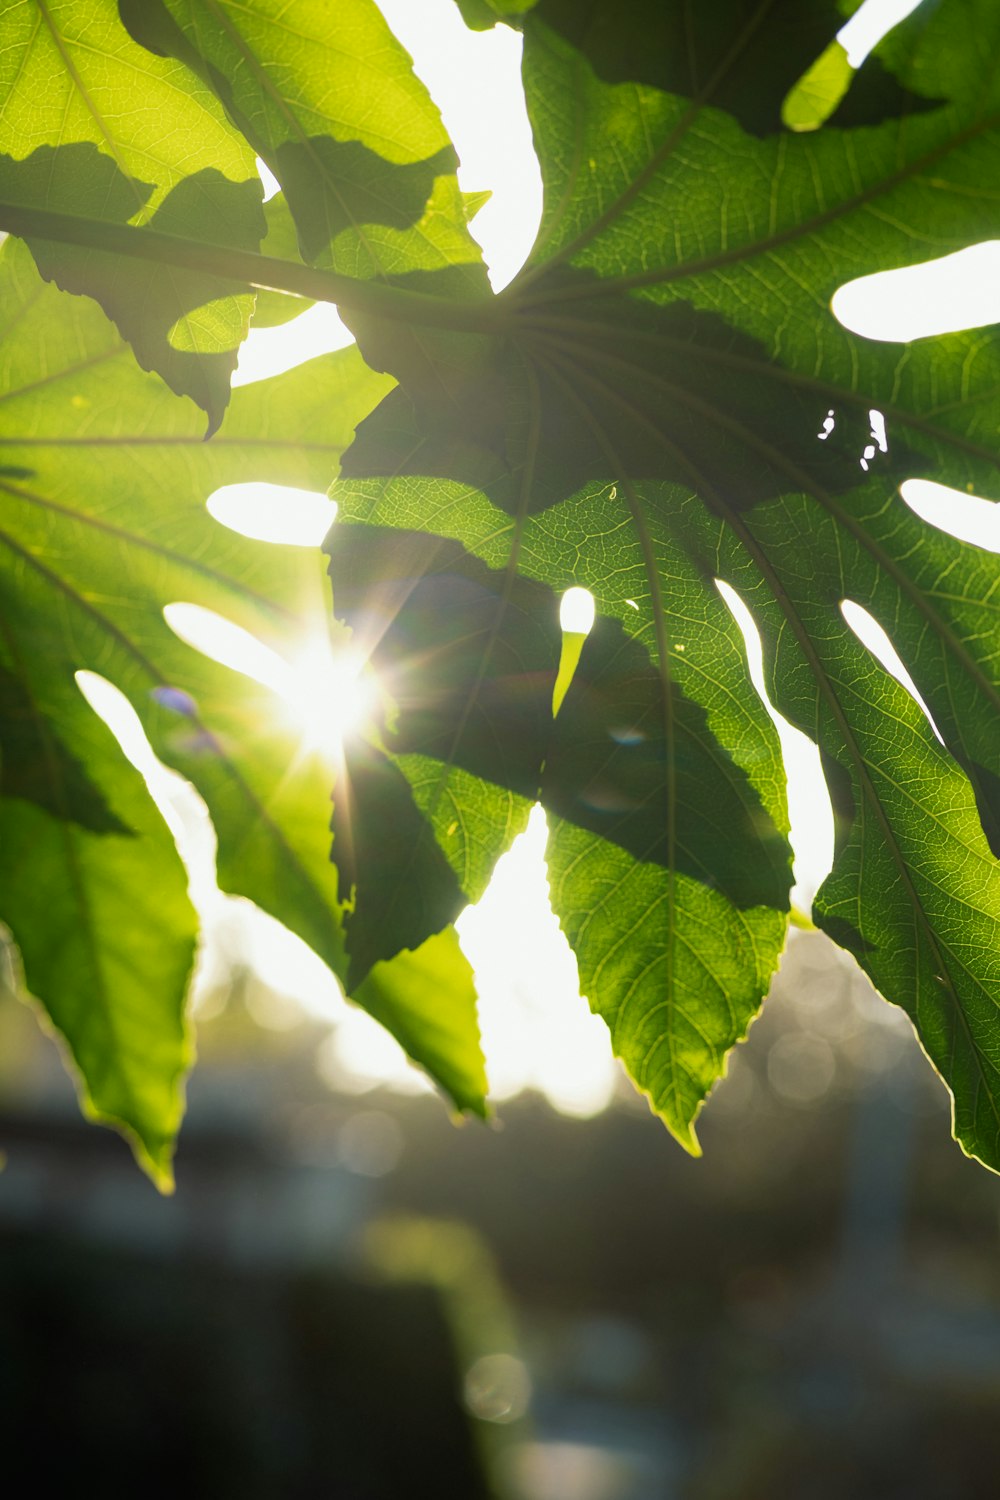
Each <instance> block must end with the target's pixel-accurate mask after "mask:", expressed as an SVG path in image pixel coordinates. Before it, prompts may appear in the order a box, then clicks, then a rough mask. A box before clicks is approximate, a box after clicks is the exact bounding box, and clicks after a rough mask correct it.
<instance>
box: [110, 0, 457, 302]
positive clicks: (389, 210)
mask: <svg viewBox="0 0 1000 1500" xmlns="http://www.w3.org/2000/svg"><path fill="white" fill-rule="evenodd" d="M125 16H126V21H127V24H128V25H129V27H130V29H131V31H132V33H133V35H134V36H135V37H137V38H138V39H139V40H140V41H143V42H146V43H147V45H150V46H153V47H156V48H160V49H163V50H165V51H168V52H170V53H171V54H172V55H173V56H175V57H179V58H181V59H183V60H184V61H185V62H187V63H189V64H190V66H191V67H192V68H193V69H195V70H196V71H197V72H199V73H200V74H201V76H202V77H203V78H204V79H205V81H206V82H207V83H208V84H209V86H210V87H211V88H212V89H214V90H215V92H216V93H217V95H218V97H219V99H220V100H221V101H222V103H223V105H224V106H225V109H226V112H227V114H228V115H229V117H230V118H231V119H232V120H234V121H235V122H236V124H237V125H238V127H239V129H240V130H241V131H242V132H243V134H244V135H245V137H246V139H247V140H248V141H249V142H250V143H251V145H252V146H253V148H254V150H255V151H256V152H257V154H258V155H259V156H261V157H262V158H263V159H264V161H266V162H267V165H268V166H269V167H270V169H271V171H272V172H273V173H274V175H275V176H276V177H277V179H278V181H279V182H280V183H281V185H282V188H283V190H284V195H285V199H286V201H287V204H288V207H289V210H290V211H291V214H292V217H293V219H294V220H295V223H296V225H297V227H298V234H299V244H300V247H301V253H302V256H303V258H304V259H305V260H306V261H310V262H316V263H318V264H320V265H322V266H327V267H329V268H330V269H331V270H335V271H339V272H343V273H346V274H348V275H350V276H354V277H361V278H368V277H399V276H403V275H408V274H411V273H413V272H415V271H424V272H426V271H447V270H448V269H449V268H454V267H456V266H457V267H462V268H463V270H464V277H462V278H460V279H462V280H464V281H465V283H466V284H467V286H468V288H469V290H471V291H473V292H481V291H482V290H483V288H484V287H485V271H484V269H483V267H482V263H481V257H480V252H479V247H478V245H477V244H476V242H475V241H474V240H473V239H472V237H471V235H470V234H469V232H468V227H467V223H466V216H465V212H464V208H463V204H462V197H461V193H460V192H459V189H458V183H457V181H456V178H455V167H456V165H457V159H456V157H455V152H454V148H453V147H452V145H451V142H450V141H449V140H448V137H447V135H446V134H445V131H444V129H443V127H442V125H441V120H440V117H439V115H438V112H437V109H436V107H435V106H434V104H433V103H432V101H431V99H430V96H429V95H428V93H427V90H426V89H425V88H424V86H423V84H422V83H421V82H420V80H419V79H418V78H417V77H416V75H415V73H414V72H413V68H412V64H411V62H410V59H409V57H408V56H407V54H406V52H405V51H404V49H403V48H402V47H401V46H400V44H399V43H398V42H397V41H396V39H395V37H394V36H393V35H392V33H391V31H390V30H389V28H388V26H387V25H386V23H385V21H384V20H383V18H382V15H381V13H380V11H379V10H378V7H377V6H376V5H375V4H374V3H373V0H338V3H337V5H336V7H335V9H334V10H331V7H330V6H329V5H326V4H324V3H322V0H291V3H290V4H289V3H287V0H253V3H252V4H249V5H248V4H243V3H240V4H236V3H232V0H148V3H146V0H144V3H143V4H142V5H138V4H132V5H130V6H129V7H128V8H127V10H126V11H125Z"/></svg>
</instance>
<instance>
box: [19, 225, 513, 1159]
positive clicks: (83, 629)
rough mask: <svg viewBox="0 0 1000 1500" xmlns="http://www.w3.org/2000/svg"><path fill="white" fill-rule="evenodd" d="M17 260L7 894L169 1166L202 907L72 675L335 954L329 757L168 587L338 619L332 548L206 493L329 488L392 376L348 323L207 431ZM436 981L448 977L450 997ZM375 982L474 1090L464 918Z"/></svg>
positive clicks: (278, 614) (131, 1122)
mask: <svg viewBox="0 0 1000 1500" xmlns="http://www.w3.org/2000/svg"><path fill="white" fill-rule="evenodd" d="M0 278H2V279H0V304H2V306H3V308H4V313H5V337H4V343H3V355H2V360H3V386H4V395H3V399H2V404H0V424H2V430H0V570H2V572H3V575H4V582H3V589H2V594H3V600H4V603H3V612H2V618H0V631H2V635H0V755H2V761H0V827H2V833H0V839H2V843H3V849H4V858H3V862H2V870H0V913H2V915H3V919H4V920H5V921H6V922H7V923H8V924H9V925H10V927H11V929H12V931H13V934H14V937H15V938H16V940H17V942H18V944H19V947H20V949H21V952H22V955H23V959H24V965H25V970H26V979H27V983H28V985H29V987H30V988H31V990H32V991H33V993H34V994H35V995H36V996H37V997H38V998H39V999H40V1000H41V1001H42V1002H43V1003H44V1004H45V1006H46V1009H47V1010H48V1013H49V1015H50V1016H51V1017H52V1019H53V1021H54V1022H55V1024H56V1026H57V1027H58V1029H59V1030H60V1032H61V1033H62V1034H63V1036H64V1037H65V1038H66V1040H67V1041H68V1043H69V1045H70V1048H71V1051H72V1053H73V1056H74V1058H75V1060H76V1063H77V1065H78V1067H79V1069H80V1072H81V1074H82V1076H83V1080H84V1085H85V1089H86V1093H87V1097H88V1098H89V1101H90V1103H91V1105H92V1107H93V1109H94V1110H95V1111H96V1112H97V1113H98V1114H99V1115H100V1116H101V1117H103V1118H109V1119H112V1120H115V1121H117V1122H119V1123H123V1124H125V1125H126V1126H128V1127H129V1128H130V1130H131V1131H132V1132H133V1134H134V1136H135V1137H136V1139H137V1141H138V1142H139V1145H140V1148H141V1153H142V1157H143V1160H144V1161H145V1162H146V1163H147V1165H150V1166H151V1167H152V1168H153V1169H154V1170H155V1171H156V1173H157V1174H158V1176H159V1177H160V1178H161V1180H162V1179H164V1177H165V1174H166V1173H167V1172H168V1164H169V1159H170V1154H171V1150H172V1142H173V1136H174V1134H175V1132H176V1127H177V1124H178V1121H179V1117H180V1108H181V1093H180V1086H181V1081H182V1077H183V1072H184V1070H185V1068H186V1066H187V1064H188V1063H189V1061H190V1053H191V1047H190V1040H189V1037H188V1034H187V1030H186V1027H185V1024H184V1021H183V1003H184V994H185V989H186V983H187V976H188V971H189V969H190V962H191V956H192V947H193V940H194V922H193V914H192V912H191V910H190V907H189V904H188V901H187V897H186V893H185V884H186V882H185V877H184V874H183V870H182V869H181V867H180V864H179V861H178V859H177V856H176V853H175V851H174V848H173V844H172V840H171V839H170V836H169V834H168V832H167V829H166V827H165V826H164V825H163V824H162V822H161V820H160V818H159V815H158V814H157V812H156V810H155V808H154V806H153V804H152V803H151V801H150V800H149V797H148V794H147V793H146V791H145V788H144V786H143V784H142V781H141V778H140V777H139V776H138V774H137V773H135V772H133V771H132V770H131V768H130V767H129V766H128V765H127V763H126V762H125V761H124V759H123V757H122V755H121V752H120V751H119V750H118V747H117V746H116V745H115V743H114V741H113V740H112V738H111V736H110V734H109V732H108V731H107V729H106V728H105V727H104V725H103V724H101V723H100V721H99V720H98V719H97V718H96V717H95V715H94V714H93V712H92V711H91V709H90V708H89V706H88V705H87V703H86V702H85V701H84V699H83V697H82V696H81V694H80V692H79V690H78V689H77V687H76V684H75V682H74V677H73V674H74V672H75V671H76V670H80V669H90V670H93V671H96V672H99V673H101V674H102V675H104V676H106V677H108V678H110V679H111V680H112V681H113V682H115V683H116V685H117V686H118V687H120V688H121V689H122V690H123V691H124V692H125V693H126V694H127V695H128V697H129V698H130V700H131V702H132V704H133V706H134V707H135V709H136V710H137V712H138V713H139V715H140V718H141V720H142V722H143V725H144V727H145V729H146V731H147V733H148V734H149V736H150V739H151V740H152V743H153V745H154V748H155V749H156V750H157V752H158V753H159V754H160V756H161V757H162V758H163V759H164V760H165V761H167V762H168V763H169V764H171V765H173V766H174V767H176V768H177V769H178V770H181V771H182V772H183V773H184V774H185V775H187V776H189V777H190V779H191V780H192V781H193V782H194V783H195V785H196V786H197V787H198V788H199V790H200V791H201V793H202V794H203V796H204V797H205V799H206V802H207V803H208V806H209V808H210V811H211V813H212V816H213V819H214V821H215V825H216V829H217V831H218V835H219V879H220V884H221V885H222V887H223V889H225V890H228V891H232V892H236V893H239V894H242V895H246V896H249V897H250V898H251V899H253V900H254V901H256V902H257V903H258V904H259V905H261V906H262V907H264V908H265V909H266V910H268V911H270V912H271V913H272V914H273V915H275V916H277V917H278V918H280V919H281V920H282V921H283V922H285V924H286V925H287V926H289V927H290V928H291V929H292V930H293V931H295V932H297V933H298V934H299V935H300V936H302V937H303V938H304V939H305V940H306V941H307V942H309V943H310V944H311V946H312V947H313V948H314V949H315V950H316V951H317V952H318V953H319V954H320V955H321V956H322V957H323V958H325V959H326V960H327V962H328V963H330V964H331V966H332V967H333V968H334V969H335V970H337V971H338V972H339V973H341V974H342V975H343V974H344V972H345V965H344V956H343V939H342V934H341V926H340V921H341V917H340V912H341V904H342V898H341V897H339V896H338V889H337V879H336V872H335V871H334V869H333V868H332V866H331V864H330V861H329V858H328V847H329V835H328V832H327V828H326V823H327V819H326V818H325V817H324V816H323V811H322V809H323V807H324V805H325V804H326V802H327V799H328V796H329V790H330V781H331V775H332V772H331V763H330V760H329V759H328V757H327V756H326V755H325V754H319V753H317V752H316V751H315V750H313V751H311V752H310V750H309V749H308V747H306V746H304V745H303V726H302V725H301V724H300V723H296V721H295V720H294V718H291V717H289V712H288V709H287V706H286V705H283V704H282V702H281V700H280V699H276V698H275V697H274V696H273V694H272V693H271V692H270V691H269V690H268V689H265V688H263V687H259V686H257V685H255V684H252V683H250V682H249V681H247V680H246V679H243V678H240V677H238V676H236V675H235V674H233V673H232V672H230V671H228V670H227V669H226V668H225V667H221V666H218V665H217V664H216V663H214V662H213V661H211V660H209V659H208V658H206V657H203V656H201V655H199V654H197V653H195V652H193V651H192V650H190V648H189V647H187V646H186V645H184V644H183V643H182V641H180V640H179V639H178V638H177V636H176V635H175V634H174V633H173V632H172V631H171V630H170V629H169V628H168V626H167V624H166V622H165V620H164V617H163V613H162V611H163V606H164V605H166V604H167V603H170V602H173V601H184V602H188V603H194V604H197V605H200V606H202V607H204V608H210V609H212V610H215V611H217V612H218V613H220V614H222V615H224V616H225V617H227V618H229V619H231V620H233V621H234V622H235V623H237V624H239V625H242V626H243V627H244V628H246V629H249V630H251V631H252V632H253V633H254V634H256V635H257V636H258V637H260V638H262V639H263V640H265V641H266V642H267V643H268V644H270V645H271V646H272V647H273V648H274V649H276V650H277V651H278V652H279V653H282V654H284V655H285V656H286V657H290V658H294V655H295V652H296V650H297V649H299V648H301V646H302V645H303V644H304V643H305V642H307V641H308V639H309V636H310V634H312V635H317V634H320V635H323V636H325V634H326V626H325V623H324V622H325V618H326V615H327V609H326V607H325V602H324V599H323V593H322V574H321V570H320V569H319V568H318V564H317V559H316V556H315V554H314V553H312V552H307V551H304V550H303V549H300V548H296V547H284V548H268V547H265V546H262V545H261V544H259V543H256V542H252V541H248V540H246V539H244V538H243V537H241V536H239V535H237V534H236V533H233V532H231V531H229V530H226V529H223V528H222V527H221V526H219V525H218V523H217V522H215V521H214V520H213V519H212V517H211V516H210V515H209V514H208V512H207V511H206V509H205V500H206V498H207V497H208V495H209V494H210V493H211V492H212V491H213V490H215V489H216V488H217V487H219V486H220V485H222V484H230V483H234V482H239V481H245V480H248V479H264V480H268V479H270V480H281V481H283V482H284V483H286V484H288V483H292V484H299V485H303V486H306V487H308V488H311V489H320V488H322V487H323V486H324V485H325V483H326V482H327V480H328V478H329V475H330V472H331V470H332V469H333V468H334V467H335V466H336V462H337V459H338V457H339V454H340V453H341V451H342V450H343V448H344V447H345V446H346V445H347V444H348V443H349V442H350V440H351V435H352V431H353V428H354V425H355V423H356V422H357V421H358V419H359V418H360V417H361V416H362V415H363V414H364V413H365V412H366V411H367V410H368V409H369V408H370V407H371V405H372V404H373V402H375V401H377V400H378V398H379V396H380V395H382V394H383V393H384V392H385V390H386V387H387V385H388V382H387V381H386V379H385V378H384V377H382V376H378V375H376V374H373V373H372V372H370V371H369V370H368V369H367V368H366V367H365V366H364V364H363V363H362V361H361V360H360V358H359V357H358V355H357V352H356V351H355V350H354V349H348V350H345V351H343V352H342V353H340V354H337V355H332V356H326V357H324V358H322V359H320V360H315V361H313V362H311V363H310V364H308V365H306V366H303V367H302V368H301V369H299V370H297V371H295V372H293V373H292V374H291V375H290V376H286V377H284V378H283V379H282V380H281V381H280V382H264V383H261V384H257V385H252V386H248V387H245V388H244V389H242V390H240V391H239V392H237V394H236V398H235V400H234V401H233V404H232V407H231V409H230V412H229V414H228V415H227V417H226V419H225V422H224V423H223V426H222V429H221V431H220V432H219V433H218V434H217V436H216V437H215V438H214V439H213V440H212V441H211V442H209V443H206V442H205V441H204V440H203V438H202V434H201V431H200V425H201V424H200V422H199V419H198V416H197V413H196V411H195V410H194V408H193V407H192V406H191V405H190V404H189V403H187V402H179V401H178V400H177V399H176V398H175V397H174V396H172V395H171V394H170V392H169V391H167V390H166V388H165V387H164V386H163V385H162V384H161V382H160V381H159V380H158V379H157V377H155V376H153V375H147V374H144V373H143V372H142V371H141V370H139V369H138V367H137V365H136V363H135V361H134V360H133V359H132V357H131V355H130V352H129V349H128V347H127V345H125V344H124V343H123V342H122V341H121V339H120V338H119V337H118V335H117V333H116V331H115V329H114V328H113V327H112V326H111V324H110V323H108V322H107V320H106V319H105V318H104V316H103V315H102V314H101V313H100V311H99V310H98V309H97V308H96V307H94V306H93V304H88V303H87V302H86V301H85V300H83V299H80V298H72V297H67V296H65V295H64V294H62V293H59V292H57V291H55V290H54V289H52V288H47V287H45V286H44V285H43V284H42V283H41V282H40V281H39V279H38V277H37V275H36V274H35V273H34V271H33V268H32V267H31V264H30V260H29V259H28V258H27V256H26V255H25V253H24V251H23V248H22V247H20V246H18V245H17V243H16V242H15V241H9V242H8V243H7V244H6V245H4V247H3V249H2V251H0ZM439 960H441V961H443V967H442V962H439ZM432 975H433V978H432V977H431V976H432ZM442 975H443V978H442ZM429 985H442V986H443V990H442V993H443V994H444V995H445V996H447V997H448V998H449V1000H450V1007H449V1008H448V1010H447V1013H446V1016H445V1017H444V1018H443V1019H442V1018H439V1017H438V1016H436V1015H435V1014H434V1011H433V1008H432V1006H431V1000H432V999H433V1000H434V1001H435V1002H436V1001H437V1000H438V998H439V996H438V993H437V992H435V993H434V994H431V993H429V991H428V986H429ZM359 998H361V999H362V1001H363V1002H364V1003H366V1004H368V1005H369V1008H371V1009H372V1010H373V1011H374V1012H375V1013H377V1014H378V1015H379V1017H380V1019H382V1020H383V1021H384V1022H385V1024H386V1025H388V1026H389V1027H390V1029H391V1030H393V1031H395V1032H396V1034H397V1035H398V1036H399V1037H400V1039H401V1040H402V1041H403V1042H404V1045H406V1046H407V1047H408V1048H409V1050H410V1051H411V1053H412V1054H413V1055H414V1056H416V1057H417V1058H418V1059H419V1060H422V1061H424V1062H425V1063H426V1064H427V1065H429V1066H430V1067H431V1069H432V1071H433V1072H434V1073H435V1075H436V1076H437V1077H439V1078H440V1079H441V1081H442V1082H443V1083H444V1084H445V1086H446V1087H447V1088H449V1090H450V1091H451V1093H452V1095H453V1097H455V1099H456V1101H457V1102H458V1103H459V1104H460V1105H462V1106H467V1107H481V1097H482V1090H483V1080H482V1076H481V1075H482V1063H481V1058H480V1055H479V1051H478V1042H477V1040H476V1032H475V1024H474V1012H473V999H472V992H471V982H470V977H469V974H468V970H467V968H463V966H462V964H461V962H460V961H459V958H458V950H457V947H456V946H455V939H454V935H453V934H452V935H450V936H448V935H445V936H443V937H442V938H440V939H438V940H437V942H436V943H435V944H434V945H433V946H432V947H431V948H430V949H429V950H428V952H427V953H425V954H423V955H418V956H417V957H416V958H412V957H411V958H408V959H407V960H406V961H405V963H403V964H401V965H399V966H393V965H392V964H384V965H382V966H381V968H380V970H379V972H378V973H377V974H376V975H374V976H373V977H372V979H371V980H370V981H369V983H368V986H367V988H366V989H365V990H364V992H363V993H361V994H360V995H359Z"/></svg>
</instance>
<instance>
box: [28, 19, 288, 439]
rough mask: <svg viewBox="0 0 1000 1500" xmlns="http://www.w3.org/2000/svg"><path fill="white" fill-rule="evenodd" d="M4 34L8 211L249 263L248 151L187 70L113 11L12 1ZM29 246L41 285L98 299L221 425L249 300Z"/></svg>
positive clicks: (251, 187)
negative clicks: (207, 247)
mask: <svg viewBox="0 0 1000 1500" xmlns="http://www.w3.org/2000/svg"><path fill="white" fill-rule="evenodd" d="M0 25H2V27H3V32H4V47H3V50H2V53H0V152H3V153H6V155H4V156H0V198H3V199H4V200H6V201H7V202H9V203H12V204H15V205H20V206H23V207H26V208H32V207H42V208H46V209H49V210H58V211H61V212H63V213H67V214H70V215H72V216H74V217H78V218H80V219H82V220H85V221H89V222H92V223H98V224H101V223H109V224H123V223H125V222H132V223H136V224H149V225H150V226H152V227H155V228H156V229H157V230H160V231H166V232H167V233H170V234H174V235H179V236H184V237H190V238H192V239H195V240H202V241H215V242H217V243H219V244H222V245H231V246H234V247H239V248H242V249H255V248H256V246H257V245H258V244H259V242H260V240H261V238H262V236H263V234H264V228H265V226H264V221H263V217H262V215H261V211H260V197H261V188H260V182H259V179H258V178H257V174H256V169H255V165H254V158H253V153H252V151H251V150H250V149H249V147H248V146H247V144H246V142H244V141H242V140H240V138H239V137H238V136H237V135H236V134H235V133H234V132H233V130H232V129H231V128H230V127H229V126H228V125H227V124H226V122H225V120H224V119H223V115H222V111H221V109H220V108H219V106H218V104H217V103H216V101H215V100H214V99H213V98H212V96H211V94H210V93H209V92H208V91H207V90H206V89H205V88H204V87H203V86H202V85H200V84H199V82H198V80H197V79H196V78H195V77H194V76H193V75H192V74H191V73H189V72H188V70H187V69H186V68H185V67H183V66H181V65H178V64H177V63H175V62H172V61H167V60H165V59H162V58H154V57H152V56H151V55H150V53H149V52H147V51H146V50H145V49H144V48H142V47H139V46H137V45H136V44H135V42H134V41H132V39H131V38H130V37H129V35H128V33H127V32H126V31H125V29H124V27H123V26H122V24H121V20H120V18H119V14H118V7H117V6H116V5H115V4H114V3H113V0H84V3H80V0H37V3H27V0H6V3H4V4H3V6H2V7H0ZM31 246H32V250H33V252H34V254H35V257H36V260H37V262H38V266H39V269H40V270H41V271H42V273H43V275H45V276H46V277H47V278H49V279H50V280H54V281H55V282H56V283H57V285H59V286H61V287H63V288H64V289H66V290H68V291H74V292H86V293H88V294H89V295H90V296H93V297H96V298H97V299H98V301H100V303H101V305H102V306H103V308H104V309H105V311H106V312H107V313H108V315H109V317H111V318H113V319H114V321H115V322H116V323H117V324H118V327H119V328H120V330H121V332H122V334H123V335H124V336H125V337H126V338H127V339H128V340H129V341H130V342H131V343H132V346H133V348H134V349H135V352H136V356H137V358H138V360H139V362H140V364H141V365H142V366H143V368H144V369H147V370H156V371H157V372H158V373H159V374H160V375H162V376H163V378H164V379H165V380H166V381H167V383H168V384H169V385H170V386H171V388H172V389H173V390H175V391H177V392H178V393H179V394H183V395H189V396H191V397H193V398H194V400H196V401H197V402H198V403H199V405H201V406H202V407H203V408H204V410H205V411H206V412H207V414H208V418H209V424H210V427H211V428H214V427H216V426H218V423H219V421H220V420H221V418H222V413H223V411H224V410H225V406H226V402H227V400H228V398H229V377H230V375H231V373H232V371H233V369H234V367H235V365H236V358H237V353H238V349H239V344H240V342H241V340H242V339H243V337H244V335H245V334H246V330H247V326H248V323H249V319H250V314H251V312H252V309H253V302H252V298H251V297H250V296H249V295H247V293H246V290H245V287H241V286H239V285H238V284H235V285H234V284H233V283H231V282H227V281H225V280H222V279H219V278H218V277H213V276H206V275H204V274H198V273H195V272H185V271H183V270H180V269H173V270H167V271H165V270H164V269H163V268H158V269H157V268H153V267H151V266H148V265H142V264H138V265H136V264H134V263H131V262H124V263H123V262H122V261H121V260H120V258H119V257H117V256H115V255H113V254H109V253H106V252H104V251H102V250H80V249H72V248H67V247H58V246H55V245H53V244H51V243H50V242H47V241H45V240H44V239H40V238H36V237H34V236H33V237H32V239H31ZM207 303H208V304H211V315H210V317H207V318H206V316H205V313H204V311H203V309H204V307H205V304H207Z"/></svg>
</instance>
